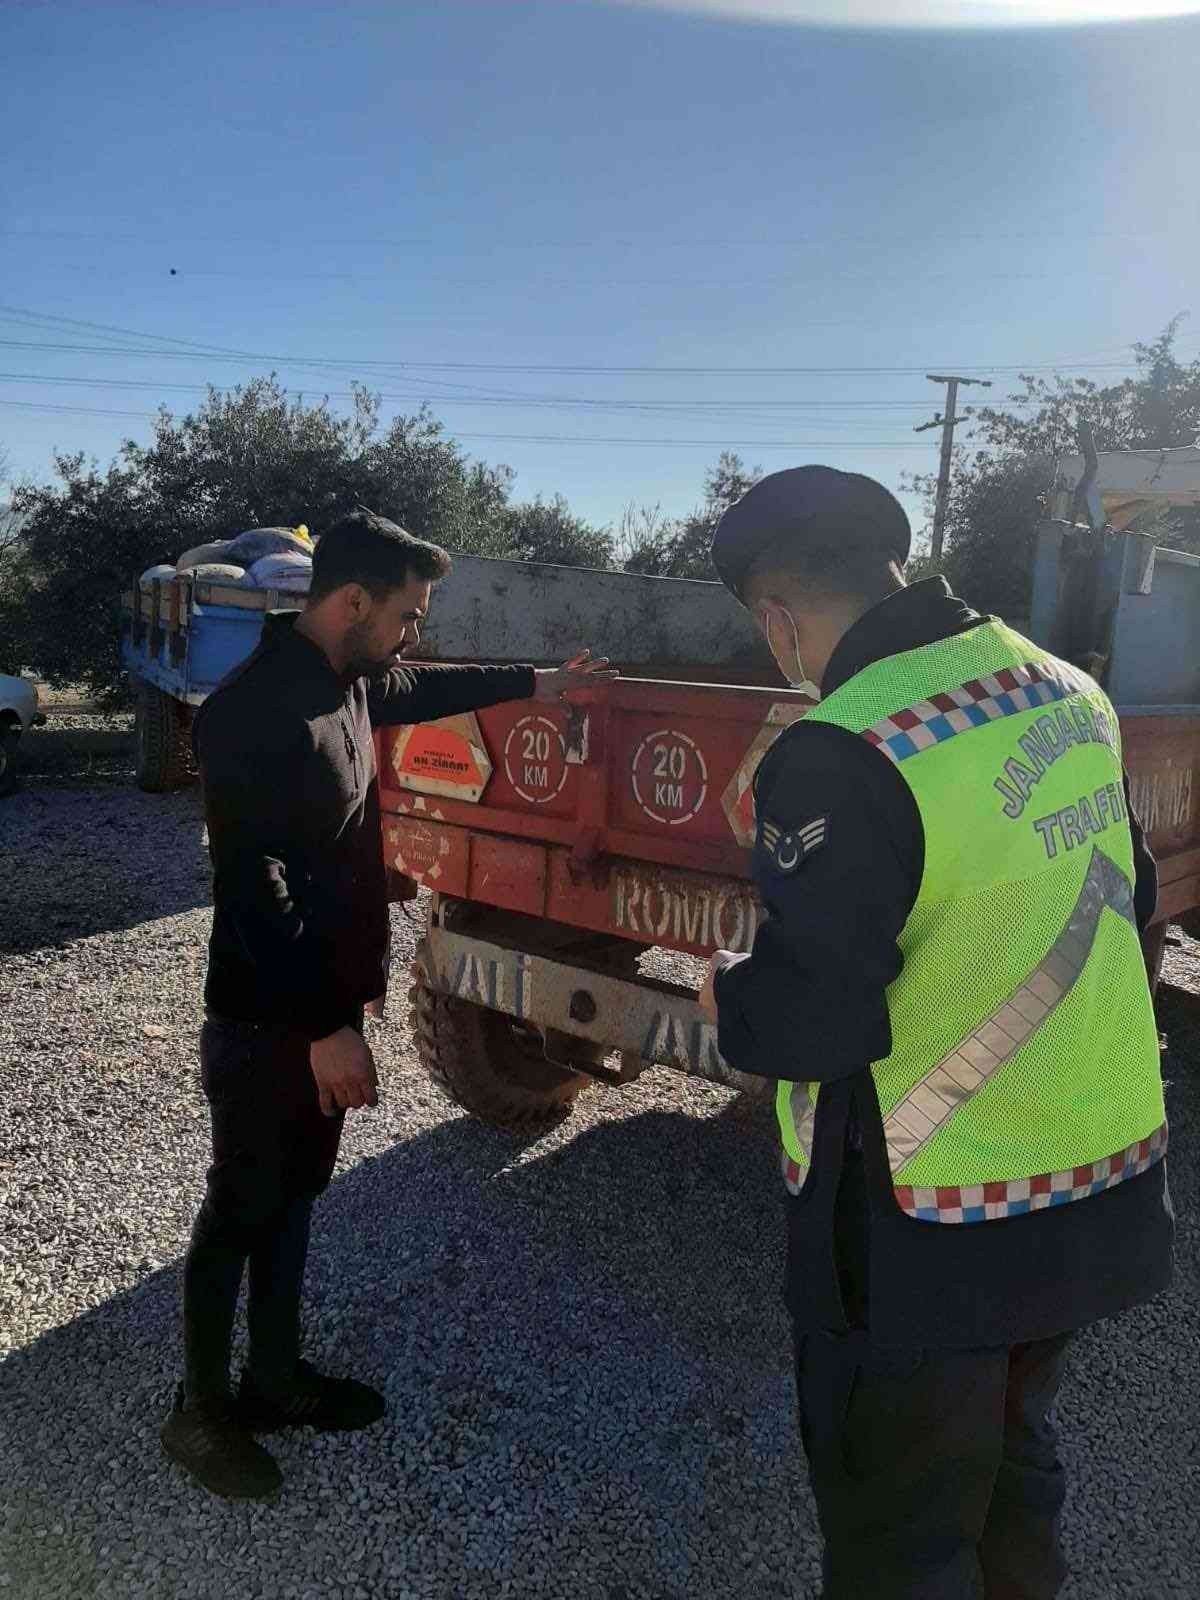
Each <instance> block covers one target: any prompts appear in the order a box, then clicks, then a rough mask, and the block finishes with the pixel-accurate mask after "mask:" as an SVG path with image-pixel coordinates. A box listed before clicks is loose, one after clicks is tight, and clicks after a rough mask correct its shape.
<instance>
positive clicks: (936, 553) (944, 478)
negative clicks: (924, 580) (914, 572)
mask: <svg viewBox="0 0 1200 1600" xmlns="http://www.w3.org/2000/svg"><path fill="white" fill-rule="evenodd" d="M925 376H926V377H927V378H928V379H929V381H930V383H944V384H945V385H946V414H945V416H943V415H942V414H941V413H940V412H939V413H938V415H937V416H936V417H934V419H933V421H932V422H923V423H921V425H920V427H917V428H914V429H913V432H914V433H924V432H925V431H926V430H927V429H928V428H940V429H941V430H942V464H941V467H940V469H939V471H938V485H937V503H936V505H935V506H934V511H933V542H932V545H931V548H930V554H931V555H932V556H933V559H934V560H935V561H940V560H941V559H942V535H943V533H944V531H945V527H946V502H947V501H948V500H949V498H950V447H951V446H952V445H953V443H954V424H955V422H956V421H958V420H959V419H958V418H956V416H955V414H954V411H955V407H956V405H957V404H958V386H959V384H960V383H976V384H978V385H979V387H980V388H981V389H990V388H991V387H992V385H991V381H990V379H988V378H955V377H945V376H941V375H939V374H938V373H934V372H927V373H926V374H925ZM966 415H967V416H968V417H969V416H970V415H971V413H970V410H969V409H968V410H967V412H966Z"/></svg>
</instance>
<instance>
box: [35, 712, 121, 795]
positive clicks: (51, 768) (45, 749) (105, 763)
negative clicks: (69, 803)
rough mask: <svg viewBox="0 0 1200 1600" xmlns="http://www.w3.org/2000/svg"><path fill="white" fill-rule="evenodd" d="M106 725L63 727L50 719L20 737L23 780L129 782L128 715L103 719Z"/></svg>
mask: <svg viewBox="0 0 1200 1600" xmlns="http://www.w3.org/2000/svg"><path fill="white" fill-rule="evenodd" d="M104 720H105V722H106V723H110V724H111V725H109V726H103V727H86V728H79V727H69V726H68V727H62V726H60V725H59V724H58V722H57V721H56V720H55V719H53V718H52V719H51V721H50V722H49V723H48V725H47V726H46V727H44V728H33V729H31V730H30V731H29V732H28V733H27V734H26V735H25V737H24V738H23V739H22V741H21V753H20V767H19V771H20V773H21V775H22V781H23V782H24V783H25V784H27V785H29V786H31V787H35V786H37V785H38V784H39V783H44V782H45V781H46V780H47V779H49V780H52V781H56V782H60V783H61V782H70V783H75V784H95V783H129V782H132V779H133V762H134V747H133V731H132V727H131V726H129V725H128V724H130V723H131V719H130V718H128V717H113V718H106V719H104Z"/></svg>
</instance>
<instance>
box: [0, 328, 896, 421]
mask: <svg viewBox="0 0 1200 1600" xmlns="http://www.w3.org/2000/svg"><path fill="white" fill-rule="evenodd" d="M0 342H2V341H0ZM0 383H48V384H64V383H65V384H77V385H81V386H83V387H85V388H97V389H155V390H158V389H169V390H172V391H176V390H179V391H186V392H187V393H189V394H204V393H206V392H207V391H208V390H209V389H216V390H217V391H218V392H222V386H221V385H219V384H206V383H173V382H170V381H168V380H161V381H160V380H156V379H152V378H95V377H78V376H75V375H70V376H64V375H62V374H58V373H55V374H49V373H41V372H0ZM225 392H227V391H225ZM304 392H305V391H304V390H303V389H300V388H297V387H288V388H285V390H284V393H285V394H303V393H304ZM323 392H324V394H325V395H326V396H327V397H328V398H329V399H331V400H332V399H338V400H350V399H353V397H354V390H353V389H328V390H325V391H323ZM421 392H422V391H420V390H412V391H409V392H408V393H406V394H398V393H395V392H387V391H380V395H379V397H380V399H381V400H401V399H404V400H411V399H413V398H415V397H416V396H417V395H418V394H420V393H421ZM434 398H436V399H438V400H439V401H441V402H442V403H443V404H446V403H449V404H452V405H471V406H473V405H515V406H589V407H590V406H594V407H598V408H606V409H607V408H611V409H616V410H631V411H647V410H667V411H695V412H702V413H703V412H714V411H717V412H719V411H739V410H746V409H750V410H754V409H771V410H780V411H791V410H831V409H836V410H842V409H846V410H865V411H920V410H924V408H925V404H926V402H925V401H924V400H766V399H753V400H672V399H670V398H668V397H666V396H663V397H660V398H656V399H653V400H617V399H613V400H596V399H587V398H585V397H583V396H581V395H484V396H482V397H479V396H472V397H469V398H464V399H463V400H461V401H459V400H456V399H452V398H451V397H450V396H448V395H437V396H435V397H434Z"/></svg>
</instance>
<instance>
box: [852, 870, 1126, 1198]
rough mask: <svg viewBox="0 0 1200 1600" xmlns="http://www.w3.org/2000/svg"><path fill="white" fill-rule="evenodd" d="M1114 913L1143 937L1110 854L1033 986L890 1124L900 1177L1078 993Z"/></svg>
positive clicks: (950, 1058)
mask: <svg viewBox="0 0 1200 1600" xmlns="http://www.w3.org/2000/svg"><path fill="white" fill-rule="evenodd" d="M1105 908H1107V909H1108V910H1110V911H1115V912H1116V914H1117V915H1118V916H1119V917H1123V918H1124V919H1125V921H1126V922H1128V923H1129V925H1130V927H1132V928H1133V929H1134V931H1135V932H1136V931H1137V922H1136V919H1135V917H1134V914H1133V891H1132V890H1131V889H1130V887H1129V880H1128V879H1127V878H1126V876H1125V874H1124V873H1123V872H1122V871H1121V869H1120V868H1119V867H1117V866H1115V865H1114V864H1113V862H1111V861H1110V860H1109V859H1108V857H1107V856H1106V855H1105V854H1104V852H1103V851H1102V850H1099V849H1094V850H1093V851H1092V860H1091V865H1090V866H1089V867H1088V870H1087V876H1086V877H1085V878H1084V880H1083V887H1082V888H1081V889H1080V891H1079V898H1078V900H1077V901H1076V902H1075V905H1074V908H1073V909H1072V911H1071V915H1070V916H1069V917H1068V918H1067V925H1066V927H1065V928H1064V929H1063V931H1062V932H1061V933H1060V934H1059V936H1058V938H1057V939H1056V940H1055V941H1054V943H1053V944H1052V945H1051V946H1050V948H1049V950H1048V951H1047V952H1046V954H1045V955H1044V956H1043V957H1042V959H1041V961H1040V962H1039V963H1038V965H1037V966H1036V967H1035V968H1034V969H1033V971H1032V972H1031V973H1030V974H1029V976H1028V977H1027V978H1026V979H1025V981H1024V982H1023V983H1022V984H1021V985H1020V987H1019V988H1017V989H1016V990H1015V991H1014V992H1013V993H1012V994H1011V995H1010V996H1009V997H1008V999H1007V1000H1006V1001H1005V1002H1004V1004H1003V1005H1001V1006H998V1007H997V1008H996V1010H995V1011H993V1012H992V1014H991V1016H990V1017H988V1018H986V1019H985V1020H984V1021H983V1022H981V1023H980V1024H979V1026H978V1027H977V1028H976V1029H975V1031H974V1032H973V1033H971V1034H968V1035H967V1037H966V1038H965V1039H964V1040H963V1041H962V1043H961V1044H959V1045H956V1046H955V1048H954V1049H953V1050H952V1051H950V1053H949V1054H948V1055H947V1056H946V1057H945V1058H944V1059H943V1060H941V1061H939V1062H938V1063H937V1064H936V1066H933V1067H931V1068H930V1070H929V1071H928V1072H927V1073H926V1074H925V1076H924V1077H923V1078H922V1079H921V1080H920V1082H918V1083H916V1084H914V1085H913V1087H912V1088H911V1089H910V1090H909V1091H908V1093H907V1094H906V1095H905V1097H904V1099H903V1100H901V1101H900V1103H899V1104H898V1105H897V1106H896V1107H895V1108H894V1109H893V1110H892V1112H891V1113H890V1114H889V1116H887V1117H886V1118H885V1120H884V1124H883V1132H884V1137H885V1138H886V1140H887V1152H888V1162H889V1164H890V1165H891V1169H892V1173H893V1175H894V1174H895V1173H897V1172H898V1171H899V1170H900V1168H901V1167H902V1166H903V1165H904V1163H905V1162H906V1161H911V1160H912V1158H913V1157H914V1156H915V1155H916V1154H917V1153H918V1151H920V1150H923V1149H924V1148H925V1146H926V1145H927V1144H928V1143H929V1141H930V1139H932V1138H933V1136H934V1135H935V1134H936V1133H938V1132H939V1131H940V1129H941V1128H943V1127H944V1126H945V1124H946V1123H947V1122H949V1120H950V1118H951V1117H952V1116H953V1115H954V1113H955V1112H956V1111H957V1110H958V1108H959V1107H960V1106H962V1105H965V1104H966V1102H967V1101H968V1100H969V1099H970V1098H971V1096H972V1095H975V1094H978V1093H979V1091H980V1089H982V1088H983V1086H984V1084H985V1083H986V1082H987V1081H988V1079H989V1078H990V1077H991V1076H992V1074H993V1073H994V1072H995V1071H996V1069H997V1068H998V1067H1002V1066H1003V1065H1004V1063H1005V1062H1006V1061H1011V1059H1012V1058H1013V1056H1015V1055H1016V1053H1017V1051H1018V1050H1019V1049H1020V1048H1021V1046H1022V1045H1023V1044H1025V1043H1026V1041H1027V1040H1028V1039H1030V1038H1031V1037H1032V1035H1033V1033H1034V1032H1035V1030H1036V1029H1038V1028H1040V1027H1041V1025H1042V1023H1043V1022H1045V1020H1046V1018H1047V1017H1048V1016H1049V1015H1050V1013H1051V1012H1052V1011H1053V1010H1054V1008H1055V1006H1057V1005H1058V1004H1059V1002H1060V1001H1061V1000H1063V999H1064V998H1065V996H1066V995H1068V994H1069V993H1070V991H1071V989H1072V988H1073V987H1074V985H1075V983H1076V982H1077V980H1078V978H1079V976H1080V974H1081V973H1082V972H1083V969H1084V967H1085V966H1086V965H1087V959H1088V957H1089V956H1090V955H1091V953H1092V946H1093V945H1094V944H1095V942H1096V934H1097V932H1098V931H1099V928H1100V916H1101V913H1102V912H1103V911H1104V910H1105Z"/></svg>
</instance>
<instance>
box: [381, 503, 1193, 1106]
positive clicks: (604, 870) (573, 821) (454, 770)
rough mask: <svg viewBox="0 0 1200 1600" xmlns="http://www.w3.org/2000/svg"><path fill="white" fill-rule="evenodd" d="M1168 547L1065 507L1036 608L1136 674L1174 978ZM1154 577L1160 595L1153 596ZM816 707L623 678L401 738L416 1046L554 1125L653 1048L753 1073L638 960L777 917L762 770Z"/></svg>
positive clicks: (1112, 663) (746, 935)
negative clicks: (765, 871)
mask: <svg viewBox="0 0 1200 1600" xmlns="http://www.w3.org/2000/svg"><path fill="white" fill-rule="evenodd" d="M1152 548H1153V547H1151V549H1152ZM1154 556H1155V557H1156V559H1157V573H1158V576H1157V579H1155V578H1154V577H1153V573H1152V574H1151V578H1150V579H1149V580H1148V579H1147V575H1146V559H1147V549H1146V545H1145V541H1141V540H1138V539H1137V537H1136V536H1134V535H1125V534H1122V535H1103V536H1097V535H1093V534H1091V533H1090V532H1089V530H1087V529H1075V528H1071V527H1068V526H1066V525H1064V524H1047V525H1046V526H1045V528H1044V530H1043V538H1042V546H1041V549H1040V553H1039V563H1038V575H1037V581H1036V583H1035V594H1034V617H1033V622H1032V624H1031V625H1030V626H1031V631H1033V633H1034V637H1035V638H1037V639H1038V640H1040V641H1041V642H1043V643H1045V644H1046V645H1048V647H1049V648H1052V649H1054V650H1056V651H1057V652H1058V653H1059V654H1062V655H1066V656H1068V657H1070V658H1071V659H1073V660H1076V661H1078V662H1080V664H1083V665H1088V666H1090V667H1091V668H1092V669H1093V670H1095V671H1097V672H1099V674H1100V675H1101V677H1102V678H1103V679H1104V680H1105V681H1106V683H1107V685H1108V687H1109V690H1110V693H1113V691H1114V689H1115V690H1116V693H1115V694H1114V699H1115V700H1116V702H1117V706H1118V710H1119V712H1120V716H1121V726H1122V732H1123V737H1124V743H1125V756H1126V763H1127V766H1128V768H1129V770H1130V776H1131V782H1132V790H1133V796H1134V802H1135V805H1136V807H1137V809H1138V812H1139V814H1140V815H1141V816H1142V817H1143V819H1144V821H1145V823H1146V826H1147V828H1148V830H1149V833H1150V837H1151V842H1152V844H1153V847H1154V849H1155V851H1156V854H1157V855H1158V857H1159V863H1160V872H1161V881H1162V893H1161V899H1160V905H1159V912H1158V921H1157V923H1156V925H1155V927H1154V928H1153V929H1152V930H1151V931H1150V933H1149V934H1148V935H1147V939H1146V948H1147V961H1148V964H1149V966H1150V968H1151V972H1152V974H1153V975H1155V976H1156V974H1157V966H1158V962H1159V959H1160V957H1161V949H1162V936H1163V934H1164V933H1165V929H1166V922H1167V919H1170V920H1172V921H1178V920H1179V919H1180V918H1181V917H1183V916H1185V914H1187V913H1188V912H1189V911H1191V910H1192V909H1193V908H1195V907H1196V906H1197V905H1198V904H1200V819H1198V818H1197V794H1198V793H1200V784H1197V783H1196V781H1195V774H1196V771H1197V767H1198V765H1200V704H1196V703H1194V701H1196V700H1200V695H1196V694H1194V692H1193V689H1192V683H1193V680H1194V679H1195V678H1196V676H1197V673H1198V671H1200V652H1195V653H1193V654H1191V655H1190V656H1189V657H1188V659H1187V660H1186V661H1183V662H1180V661H1179V660H1178V649H1176V650H1175V651H1171V650H1168V652H1167V655H1166V656H1164V655H1163V654H1162V651H1161V649H1159V648H1157V647H1156V643H1155V641H1156V640H1157V641H1158V642H1159V644H1161V643H1162V642H1163V641H1166V642H1167V643H1168V644H1169V643H1170V641H1171V639H1172V633H1171V630H1172V629H1174V630H1175V631H1176V633H1179V631H1180V630H1181V629H1182V630H1184V631H1185V632H1186V630H1189V629H1193V628H1200V603H1198V602H1200V594H1198V593H1195V592H1194V590H1195V589H1196V588H1197V587H1200V561H1197V560H1196V558H1193V557H1187V556H1179V555H1177V554H1176V553H1175V552H1169V551H1162V550H1157V551H1154ZM1151 565H1152V566H1153V562H1152V563H1151ZM637 581H639V582H641V583H645V582H648V581H653V580H645V579H642V580H637ZM1155 593H1156V594H1157V595H1158V601H1159V603H1158V605H1157V606H1155V605H1150V606H1148V607H1147V606H1144V605H1142V604H1141V602H1143V601H1147V600H1151V599H1152V597H1153V595H1154V594H1155ZM595 642H596V643H597V645H599V646H603V644H604V640H603V638H598V639H597V640H596V641H595ZM747 671H748V675H755V672H756V671H757V673H758V674H761V677H760V681H763V680H764V679H765V678H766V676H768V675H769V674H768V673H763V672H762V669H761V667H760V668H758V669H747ZM1148 683H1149V684H1150V685H1151V686H1152V687H1150V688H1149V689H1148V688H1147V684H1148ZM1130 690H1132V691H1134V693H1135V694H1136V698H1133V697H1132V696H1131V694H1130V693H1129V691H1130ZM1123 691H1125V692H1123ZM808 704H809V702H808V701H807V700H806V699H805V698H804V697H803V696H802V695H799V694H797V693H795V692H794V691H792V690H789V689H785V688H782V687H779V688H770V687H752V686H736V685H731V684H729V683H724V684H702V683H677V682H669V681H662V680H647V679H622V680H619V681H618V682H616V683H615V684H612V685H608V686H604V687H599V688H596V689H593V690H588V691H586V692H585V693H581V694H580V695H579V696H578V697H577V700H576V704H575V705H574V706H573V707H572V708H571V710H570V711H568V710H566V709H565V708H564V709H563V710H562V711H550V710H547V709H545V708H543V707H541V706H536V707H535V706H532V705H529V704H519V705H509V706H500V707H496V708H494V709H492V710H489V711H486V712H483V713H482V714H480V715H478V716H466V717H456V718H453V719H450V720H449V721H447V722H443V723H437V724H430V725H424V726H419V727H414V728H405V729H400V730H395V731H391V732H389V733H387V734H384V735H381V737H380V774H381V776H380V783H381V794H382V803H383V809H384V850H385V855H386V860H387V864H388V867H389V870H390V872H391V873H392V874H393V881H394V883H395V884H396V885H397V891H396V892H397V894H398V896H399V895H403V894H406V893H409V892H415V891H412V888H411V886H412V884H413V883H414V882H415V883H416V884H421V885H424V886H425V887H427V888H429V889H431V890H433V891H434V893H433V895H432V898H431V902H430V909H429V914H428V926H427V928H426V933H425V938H424V940H423V943H422V946H421V950H420V962H421V965H422V968H423V977H422V978H421V980H420V981H419V982H418V984H417V987H416V989H415V991H414V1011H413V1023H414V1031H415V1035H416V1040H417V1046H418V1050H419V1052H420V1056H421V1059H422V1061H423V1063H424V1065H425V1066H426V1068H427V1069H428V1071H429V1072H430V1074H431V1075H432V1076H433V1077H434V1079H435V1080H436V1081H437V1082H439V1083H440V1084H441V1085H442V1086H443V1087H444V1088H445V1089H446V1090H447V1091H448V1092H449V1093H450V1094H451V1095H452V1096H453V1097H454V1098H455V1099H456V1100H457V1101H458V1102H459V1103H460V1104H461V1105H462V1106H464V1107H465V1108H466V1109H467V1110H468V1111H471V1112H473V1113H475V1114H476V1115H479V1116H482V1117H485V1118H488V1119H489V1120H493V1121H498V1122H503V1123H507V1124H513V1123H531V1122H537V1121H539V1120H542V1119H545V1118H546V1117H548V1116H551V1115H553V1114H555V1113H556V1112H558V1111H559V1110H561V1109H562V1108H564V1107H566V1106H567V1105H569V1104H570V1102H571V1101H572V1100H574V1098H575V1097H576V1096H577V1095H578V1094H579V1092H580V1091H581V1089H583V1088H584V1087H585V1086H586V1084H587V1083H588V1082H589V1081H591V1080H593V1079H600V1080H603V1081H605V1082H610V1083H618V1084H620V1083H628V1082H630V1081H632V1080H633V1079H634V1078H635V1077H636V1076H637V1075H638V1073H639V1072H640V1071H641V1070H642V1069H643V1067H644V1066H645V1065H646V1064H648V1063H658V1064H660V1065H663V1066H668V1067H673V1068H675V1069H677V1070H679V1071H682V1072H686V1073H691V1074H695V1075H697V1076H700V1077H704V1078H708V1079H711V1080H713V1081H715V1082H719V1083H725V1084H730V1085H736V1086H739V1087H747V1086H748V1085H747V1080H746V1079H744V1078H743V1077H742V1076H741V1075H740V1074H738V1073H737V1072H735V1071H734V1070H733V1069H732V1068H730V1067H729V1065H728V1064H727V1063H726V1062H724V1061H723V1060H722V1059H721V1056H720V1054H719V1052H718V1049H717V1041H716V1030H715V1029H714V1028H713V1027H712V1026H711V1025H710V1024H708V1023H707V1022H706V1021H705V1020H704V1019H703V1017H702V1016H701V1015H700V1011H699V1007H698V1005H697V996H696V991H695V989H693V988H688V987H684V986H681V985H679V984H676V983H668V982H664V981H662V980H661V979H658V978H655V977H653V976H652V975H649V974H647V973H645V972H643V971H641V970H640V965H645V963H642V962H640V958H641V957H642V955H643V954H644V952H646V951H647V950H649V949H652V948H657V947H661V948H666V949H668V950H675V951H684V952H687V953H688V954H691V955H694V956H700V957H705V956H707V955H709V954H710V953H711V952H712V951H713V950H714V949H716V948H718V947H719V948H724V949H728V950H748V949H749V948H750V945H751V943H752V941H753V938H754V933H755V930H756V928H757V927H758V924H759V921H760V919H761V917H762V914H763V913H762V907H761V905H760V903H759V901H758V898H757V896H756V893H755V891H754V888H753V885H752V883H751V880H750V871H751V845H752V843H753V830H754V821H753V811H752V801H751V789H750V785H751V780H752V778H753V775H754V772H755V769H756V767H757V765H758V762H759V761H760V760H761V758H762V756H763V754H764V752H765V751H766V750H767V749H768V748H769V746H770V744H771V743H772V741H773V740H774V739H775V738H776V737H777V735H778V734H779V732H780V730H781V729H782V728H783V727H784V726H786V725H787V724H788V723H790V722H791V721H793V720H794V719H795V718H797V717H799V716H802V715H803V713H804V711H805V709H806V707H807V706H808ZM404 885H408V886H409V887H408V888H404V887H403V886H404ZM756 1081H757V1080H756Z"/></svg>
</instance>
